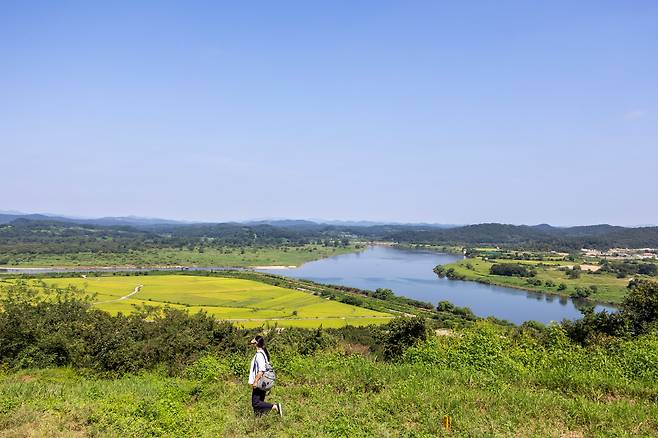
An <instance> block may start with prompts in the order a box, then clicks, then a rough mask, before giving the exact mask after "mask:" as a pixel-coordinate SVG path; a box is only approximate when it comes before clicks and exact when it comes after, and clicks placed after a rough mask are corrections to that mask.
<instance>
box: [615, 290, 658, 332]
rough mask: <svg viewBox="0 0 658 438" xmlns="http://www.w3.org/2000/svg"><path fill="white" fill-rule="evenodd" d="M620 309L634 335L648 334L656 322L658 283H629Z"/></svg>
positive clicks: (657, 313)
mask: <svg viewBox="0 0 658 438" xmlns="http://www.w3.org/2000/svg"><path fill="white" fill-rule="evenodd" d="M621 309H622V314H623V316H624V318H626V319H627V320H628V321H629V323H630V324H631V326H632V328H633V331H634V332H635V333H636V334H642V333H646V332H648V331H649V329H650V328H651V327H653V326H655V325H656V324H657V322H658V282H655V281H649V280H633V281H631V282H630V283H629V285H628V293H627V294H626V297H624V300H623V301H622V304H621Z"/></svg>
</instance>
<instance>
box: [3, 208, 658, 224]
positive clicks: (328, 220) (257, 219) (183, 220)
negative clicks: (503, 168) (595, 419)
mask: <svg viewBox="0 0 658 438" xmlns="http://www.w3.org/2000/svg"><path fill="white" fill-rule="evenodd" d="M0 214H20V215H31V214H38V215H44V216H53V217H64V218H71V219H78V220H90V219H105V218H113V219H123V218H127V219H144V220H165V221H176V222H180V223H182V224H184V223H190V224H193V223H227V222H239V223H243V222H261V221H263V222H264V221H272V222H274V221H296V220H299V221H310V222H317V223H337V224H339V223H341V222H343V223H359V222H362V223H375V224H391V225H423V224H427V225H438V226H454V227H460V226H467V225H478V224H485V223H501V224H505V225H527V226H536V225H550V226H553V227H557V228H568V227H578V226H593V225H612V226H622V227H629V228H640V227H656V226H658V225H656V224H654V223H647V224H632V225H622V224H614V223H589V224H586V223H581V224H555V223H547V222H537V223H508V222H493V221H484V222H471V223H461V224H455V223H447V222H410V221H384V220H366V219H342V218H318V217H253V218H245V219H221V218H220V219H211V220H196V219H189V218H171V217H157V216H139V215H126V216H117V215H112V214H104V215H101V216H77V215H68V214H61V213H52V212H25V211H18V210H2V209H0Z"/></svg>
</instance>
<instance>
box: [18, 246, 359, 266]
mask: <svg viewBox="0 0 658 438" xmlns="http://www.w3.org/2000/svg"><path fill="white" fill-rule="evenodd" d="M359 249H362V246H358V247H357V246H356V245H348V246H339V247H331V246H323V245H305V246H282V247H263V248H260V247H248V248H229V247H227V248H222V249H216V248H205V249H203V250H201V251H200V250H199V249H194V250H191V249H173V248H163V249H152V250H144V251H129V252H125V253H98V252H79V253H71V254H24V255H17V256H10V255H6V257H5V258H6V259H7V260H8V262H7V265H6V266H8V267H18V266H24V267H49V266H62V267H65V266H72V267H73V266H81V267H99V266H271V265H282V266H299V265H301V264H303V263H305V262H309V261H312V260H317V259H321V258H325V257H331V256H333V255H339V254H346V253H350V252H354V251H358V250H359Z"/></svg>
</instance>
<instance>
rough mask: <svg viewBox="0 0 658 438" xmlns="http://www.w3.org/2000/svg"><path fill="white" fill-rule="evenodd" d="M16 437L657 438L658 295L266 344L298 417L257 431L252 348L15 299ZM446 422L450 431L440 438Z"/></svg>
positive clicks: (9, 312)
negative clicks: (541, 315)
mask: <svg viewBox="0 0 658 438" xmlns="http://www.w3.org/2000/svg"><path fill="white" fill-rule="evenodd" d="M5 289H6V292H5V294H4V295H3V297H2V300H1V301H0V304H1V306H2V311H1V312H0V363H2V364H3V368H2V371H1V372H0V430H2V431H3V432H2V433H3V434H4V435H7V436H16V435H18V436H21V435H25V434H28V433H29V434H36V435H48V436H71V435H77V436H164V435H168V436H183V435H197V436H218V435H223V436H247V435H252V434H265V435H269V436H437V435H450V436H593V435H595V436H648V435H656V434H658V405H657V403H656V402H657V401H658V334H657V331H656V329H657V327H656V321H658V284H657V283H655V282H651V281H645V280H638V281H634V282H633V283H632V284H631V288H630V289H629V292H628V294H627V295H626V297H625V298H624V301H623V303H622V305H621V308H622V310H621V311H620V312H619V313H616V314H608V313H600V314H594V313H593V312H589V313H587V314H586V315H585V316H584V318H583V319H581V320H578V321H574V322H564V323H563V324H560V325H557V324H555V325H551V326H548V327H545V326H543V325H541V324H536V323H527V324H524V325H522V326H520V327H510V326H504V325H501V324H497V323H496V322H494V321H484V320H478V321H475V322H473V321H464V324H462V325H460V326H455V329H454V330H453V331H452V332H448V333H446V332H441V334H444V335H445V334H448V336H437V335H436V334H435V332H434V330H432V329H433V328H434V327H435V326H434V323H435V320H432V319H426V318H423V317H402V318H396V319H394V320H393V321H392V322H390V323H389V324H387V325H383V326H369V327H344V328H340V329H314V330H307V329H294V328H291V329H285V330H269V331H268V332H267V337H268V341H269V346H270V351H271V352H272V361H273V363H274V366H275V367H276V369H277V371H278V376H279V383H278V384H277V387H276V388H275V389H274V394H273V397H276V398H277V399H278V400H282V401H283V403H285V404H286V406H287V408H288V409H287V415H286V417H285V418H284V419H283V420H281V419H279V418H276V417H275V416H268V417H264V418H254V417H253V415H252V413H251V410H250V406H249V392H248V390H247V389H246V388H245V386H246V385H245V383H244V380H245V376H244V373H245V369H246V367H247V365H248V360H249V351H248V350H247V348H248V347H247V341H248V340H249V339H250V338H251V337H252V336H253V334H254V333H255V332H256V331H259V329H239V328H237V327H236V326H234V325H232V324H229V323H225V322H219V321H217V320H215V319H214V318H211V317H210V316H208V315H206V314H204V313H195V314H188V313H186V312H184V311H181V310H178V309H171V308H166V307H164V308H162V307H161V308H155V309H149V308H143V309H141V310H140V311H137V312H133V313H131V314H130V315H122V314H120V315H116V316H113V315H110V314H108V313H106V312H102V311H100V310H98V309H94V308H93V306H92V304H91V302H90V300H89V299H88V298H85V297H84V296H83V293H82V292H81V291H80V290H78V289H76V288H73V287H68V288H52V287H51V286H48V285H45V286H43V287H41V288H34V287H33V286H31V285H30V284H29V283H27V282H17V283H14V284H10V285H7V286H5ZM446 415H447V416H450V418H451V419H452V430H451V431H447V430H446V429H444V428H443V426H442V421H441V420H442V418H443V417H444V416H446Z"/></svg>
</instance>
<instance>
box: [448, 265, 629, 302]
mask: <svg viewBox="0 0 658 438" xmlns="http://www.w3.org/2000/svg"><path fill="white" fill-rule="evenodd" d="M494 263H524V264H530V265H533V266H534V267H535V269H536V271H537V276H536V277H534V278H536V279H538V280H541V281H542V285H541V286H533V285H531V284H528V282H527V279H526V278H522V277H507V276H503V275H491V274H490V272H489V270H490V269H491V266H492V265H493V264H494ZM540 263H541V264H544V265H548V266H540ZM567 265H574V263H573V262H571V263H569V262H560V261H542V262H539V261H527V260H497V261H488V260H487V261H485V260H482V259H481V258H469V259H465V260H460V261H459V262H456V263H451V264H448V265H445V268H453V269H454V270H455V274H457V275H460V276H463V277H465V279H466V280H470V281H478V282H482V283H488V284H495V285H499V286H507V287H513V288H518V289H524V290H530V291H536V292H548V293H552V294H558V295H563V296H569V295H570V294H571V293H572V292H574V290H575V288H576V287H584V288H588V287H590V286H596V288H597V289H598V291H597V292H596V293H595V294H593V295H592V296H591V297H590V299H591V300H594V301H597V302H602V303H613V304H616V303H620V302H621V300H622V299H623V297H624V295H625V294H626V287H627V286H628V282H629V281H630V279H629V278H617V277H616V276H615V275H612V274H607V273H606V274H595V273H590V272H587V271H582V274H581V276H580V278H576V279H570V278H569V277H568V276H567V275H566V273H565V272H564V271H560V270H558V268H559V267H560V266H567ZM547 280H550V281H552V282H553V283H555V285H556V286H554V287H546V286H545V282H546V281H547ZM560 283H564V284H566V285H567V289H565V290H562V291H560V290H558V287H557V286H558V285H559V284H560Z"/></svg>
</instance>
